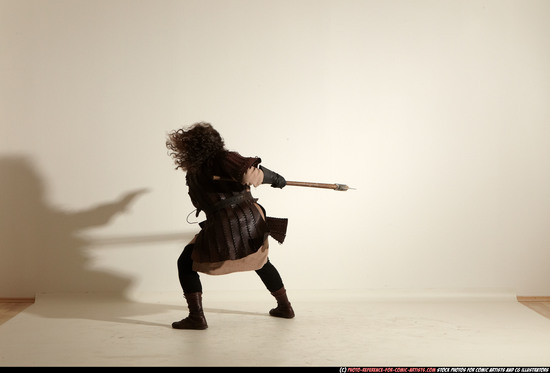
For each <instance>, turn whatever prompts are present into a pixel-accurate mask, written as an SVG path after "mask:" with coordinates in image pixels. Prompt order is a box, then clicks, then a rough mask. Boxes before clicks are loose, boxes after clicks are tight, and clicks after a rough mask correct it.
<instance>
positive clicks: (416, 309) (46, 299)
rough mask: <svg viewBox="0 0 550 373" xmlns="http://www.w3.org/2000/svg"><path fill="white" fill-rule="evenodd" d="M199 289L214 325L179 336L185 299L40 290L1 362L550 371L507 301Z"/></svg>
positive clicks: (539, 319)
mask: <svg viewBox="0 0 550 373" xmlns="http://www.w3.org/2000/svg"><path fill="white" fill-rule="evenodd" d="M289 296H290V298H291V301H292V304H293V307H294V309H295V312H296V318H294V319H291V320H286V319H278V318H274V317H270V316H269V315H268V314H267V311H268V310H269V309H270V308H271V307H273V306H274V305H275V303H274V300H273V298H272V297H271V296H270V295H269V294H266V292H259V291H258V292H256V291H248V292H235V293H233V294H227V293H226V294H221V293H215V292H213V293H212V294H208V293H206V294H205V295H204V299H203V305H204V308H205V311H206V317H207V320H208V323H209V328H208V329H207V330H204V331H194V330H174V329H172V328H171V327H170V324H171V322H172V321H175V320H179V319H181V318H182V317H184V316H186V315H187V308H186V305H185V304H184V301H183V299H182V297H181V296H179V295H176V294H164V295H159V294H157V295H148V296H147V297H145V296H144V297H143V298H140V300H136V299H135V298H134V299H133V300H124V299H120V298H114V297H113V298H109V297H108V296H106V295H97V294H41V295H39V296H38V297H37V300H36V303H35V304H34V305H32V306H30V307H29V308H27V309H26V310H25V311H23V312H22V313H20V314H18V315H17V316H15V317H14V318H13V319H11V320H9V321H8V322H6V323H5V324H3V325H1V326H0V366H218V367H219V366H261V367H264V366H297V367H300V366H301V367H303V366H321V367H327V366H328V367H340V366H347V367H351V366H353V367H373V366H377V367H388V366H391V367H396V366H400V367H414V366H422V367H430V366H435V367H466V366H467V367H504V366H509V367H511V366H514V367H517V366H521V367H525V366H537V367H541V366H542V367H548V366H550V320H549V319H547V318H545V317H543V316H541V315H539V314H538V313H536V312H534V311H532V310H530V309H528V308H527V307H525V306H523V305H521V304H519V303H518V302H516V301H515V298H514V297H506V296H504V297H498V296H497V297H489V298H483V297H477V298H476V297H474V298H471V297H470V298H469V297H460V296H458V297H456V296H452V297H447V298H445V297H437V296H436V297H432V298H430V297H424V298H420V297H418V298H415V297H408V298H407V297H406V298H402V299H397V298H391V297H386V298H385V297H373V296H372V294H371V295H370V296H359V295H357V294H352V293H350V294H342V293H339V292H334V293H331V292H324V293H314V292H303V291H302V292H301V291H292V290H289Z"/></svg>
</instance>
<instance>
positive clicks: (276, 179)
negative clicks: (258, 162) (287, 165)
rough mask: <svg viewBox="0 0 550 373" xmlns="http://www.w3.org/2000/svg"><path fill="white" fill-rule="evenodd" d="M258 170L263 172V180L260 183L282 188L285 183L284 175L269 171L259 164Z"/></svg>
mask: <svg viewBox="0 0 550 373" xmlns="http://www.w3.org/2000/svg"><path fill="white" fill-rule="evenodd" d="M260 170H262V171H263V173H264V181H263V182H262V184H271V186H272V187H273V188H281V189H283V188H284V187H285V185H286V180H285V178H284V177H282V176H281V175H279V174H278V173H276V172H273V171H271V170H270V169H267V168H265V167H264V166H260Z"/></svg>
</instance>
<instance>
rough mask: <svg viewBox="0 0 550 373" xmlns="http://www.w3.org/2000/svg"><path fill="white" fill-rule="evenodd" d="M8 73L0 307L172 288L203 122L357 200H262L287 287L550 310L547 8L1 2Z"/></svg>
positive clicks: (313, 193) (261, 191)
mask: <svg viewBox="0 0 550 373" xmlns="http://www.w3.org/2000/svg"><path fill="white" fill-rule="evenodd" d="M0 55H1V60H0V63H1V65H0V68H1V69H0V79H1V84H0V86H1V89H0V94H1V102H0V105H1V106H0V109H1V111H0V115H1V117H0V120H1V123H0V177H1V180H2V183H1V190H0V193H1V197H0V203H1V206H0V209H1V212H0V223H1V231H0V233H1V235H2V238H1V242H0V245H1V246H0V297H28V296H33V295H34V294H35V293H37V292H56V291H65V292H66V291H78V292H82V291H113V292H116V293H120V294H128V293H132V292H166V291H170V292H171V291H176V292H177V291H179V284H178V281H177V271H176V259H177V257H178V255H179V253H180V252H181V250H182V248H183V247H184V245H185V243H186V242H187V241H188V240H189V239H190V238H191V237H192V236H193V235H194V233H195V232H196V230H197V225H196V224H188V223H187V222H186V217H187V215H188V214H189V213H190V212H191V211H192V210H193V207H192V205H191V203H190V201H189V199H188V197H187V190H186V187H185V182H184V174H183V173H182V172H181V171H175V170H174V165H173V163H172V160H171V159H170V158H169V157H168V155H167V152H166V148H165V144H164V143H165V137H166V134H167V133H168V132H169V131H171V130H173V129H176V128H179V127H182V126H187V125H190V124H192V123H194V122H197V121H209V122H211V123H212V124H213V125H214V126H215V127H216V128H217V129H218V130H219V131H220V133H221V134H222V136H223V137H224V139H225V142H226V145H227V147H228V148H229V149H231V150H237V151H239V152H240V153H241V154H243V155H247V156H255V155H258V156H261V157H262V159H263V163H264V165H265V166H266V167H268V168H271V169H273V170H275V171H277V172H279V173H281V174H282V175H283V176H285V177H286V179H287V180H303V181H318V182H331V183H332V182H337V183H344V184H348V185H349V186H352V187H355V188H357V190H353V191H351V190H350V191H347V192H335V191H331V190H318V189H305V188H297V187H287V188H285V189H283V190H276V189H272V188H270V187H269V186H261V187H259V188H258V189H256V190H255V191H254V194H255V196H256V197H258V198H260V203H262V204H263V205H264V206H265V207H266V209H267V210H268V213H269V214H270V215H271V216H276V217H288V218H289V231H288V236H287V239H286V241H285V243H284V244H283V245H278V244H277V243H276V242H275V241H272V244H271V246H272V249H271V255H270V257H271V260H272V262H273V263H274V264H275V265H276V267H277V268H278V269H279V271H280V272H281V274H282V276H283V279H284V282H285V284H286V286H287V288H289V289H291V288H293V289H312V290H322V289H351V290H353V289H378V290H382V291H383V290H388V291H389V290H391V289H443V290H445V289H472V290H479V289H511V290H513V291H514V292H516V293H517V294H519V295H550V274H549V273H550V272H549V271H548V264H549V263H550V250H549V249H550V231H549V230H548V228H549V226H550V146H549V145H548V140H549V138H550V105H548V103H549V102H550V73H549V72H550V70H549V66H550V2H548V1H545V0H543V1H533V0H514V1H502V0H495V1H481V0H477V1H464V0H449V1H438V0H433V1H428V0H415V1H409V0H401V1H398V0H396V1H391V0H390V1H382V0H372V1H367V0H356V1H351V0H344V1H339V0H298V1H296V0H273V1H268V0H206V1H205V0H196V1H191V0H161V1H158V0H144V1H133V0H94V1H91V0H86V1H85V0H43V1H39V0H0ZM125 197H127V199H126V200H125V199H124V198H125ZM201 278H202V279H203V286H204V288H205V291H208V290H216V289H217V290H225V289H259V288H262V287H263V285H262V284H261V282H260V280H259V278H257V276H256V275H255V274H254V273H253V272H251V273H239V274H233V275H228V276H223V277H210V276H206V275H203V276H202V277H201Z"/></svg>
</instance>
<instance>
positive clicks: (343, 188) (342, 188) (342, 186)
mask: <svg viewBox="0 0 550 373" xmlns="http://www.w3.org/2000/svg"><path fill="white" fill-rule="evenodd" d="M334 185H336V188H334V190H339V191H343V192H345V191H346V190H349V189H351V190H355V188H350V187H349V186H347V185H346V184H334Z"/></svg>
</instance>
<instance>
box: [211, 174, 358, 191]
mask: <svg viewBox="0 0 550 373" xmlns="http://www.w3.org/2000/svg"><path fill="white" fill-rule="evenodd" d="M213 179H214V180H219V181H235V180H232V179H225V178H222V177H219V176H214V177H213ZM286 185H290V186H301V187H307V188H322V189H333V190H338V191H343V192H345V191H346V190H348V189H353V188H350V187H348V186H347V185H345V184H327V183H310V182H307V181H287V182H286Z"/></svg>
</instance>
